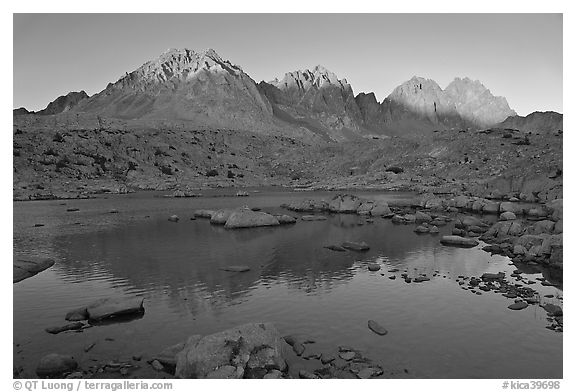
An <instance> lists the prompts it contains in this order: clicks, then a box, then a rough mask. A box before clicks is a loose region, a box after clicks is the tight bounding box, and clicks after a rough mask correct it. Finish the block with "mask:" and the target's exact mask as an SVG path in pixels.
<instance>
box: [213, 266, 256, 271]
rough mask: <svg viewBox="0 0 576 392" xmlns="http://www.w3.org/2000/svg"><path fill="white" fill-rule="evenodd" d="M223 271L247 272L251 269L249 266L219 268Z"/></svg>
mask: <svg viewBox="0 0 576 392" xmlns="http://www.w3.org/2000/svg"><path fill="white" fill-rule="evenodd" d="M219 269H220V270H222V271H229V272H247V271H250V267H248V266H247V265H228V266H225V267H220V268H219Z"/></svg>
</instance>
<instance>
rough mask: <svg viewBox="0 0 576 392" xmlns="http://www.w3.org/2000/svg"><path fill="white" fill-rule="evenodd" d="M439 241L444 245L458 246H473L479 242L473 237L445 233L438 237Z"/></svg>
mask: <svg viewBox="0 0 576 392" xmlns="http://www.w3.org/2000/svg"><path fill="white" fill-rule="evenodd" d="M440 243H441V244H442V245H446V246H458V247H462V248H473V247H475V246H477V245H478V244H479V242H478V241H476V240H475V239H473V238H465V237H460V236H457V235H445V236H443V237H442V239H440Z"/></svg>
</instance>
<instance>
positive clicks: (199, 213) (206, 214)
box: [194, 210, 216, 219]
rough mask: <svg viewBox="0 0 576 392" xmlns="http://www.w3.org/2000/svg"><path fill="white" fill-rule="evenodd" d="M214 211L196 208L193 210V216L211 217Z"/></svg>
mask: <svg viewBox="0 0 576 392" xmlns="http://www.w3.org/2000/svg"><path fill="white" fill-rule="evenodd" d="M215 212H216V211H213V210H196V211H194V217H196V218H207V219H211V218H212V215H213V214H214V213H215Z"/></svg>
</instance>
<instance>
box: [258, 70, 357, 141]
mask: <svg viewBox="0 0 576 392" xmlns="http://www.w3.org/2000/svg"><path fill="white" fill-rule="evenodd" d="M259 86H260V89H261V90H262V91H263V93H264V94H265V95H266V97H267V98H268V100H269V101H270V102H271V103H272V105H273V106H274V114H275V115H276V116H277V117H279V118H282V119H283V120H284V121H287V122H289V123H296V124H297V123H301V124H304V126H306V125H308V126H309V127H311V128H312V129H315V130H317V132H319V133H320V134H322V135H323V136H327V137H328V138H329V139H332V140H337V141H342V140H347V139H354V138H355V137H362V136H365V133H366V132H365V130H364V129H363V128H362V126H361V123H360V116H361V115H360V109H359V108H358V105H357V104H356V101H355V98H354V93H353V91H352V87H351V86H350V84H349V83H348V82H347V81H346V79H338V77H337V76H336V74H334V73H333V72H331V71H329V70H328V69H326V68H325V67H323V66H320V65H318V66H316V67H314V68H313V69H312V70H308V69H306V70H303V71H294V72H289V73H287V74H286V75H284V77H283V78H282V79H281V80H278V79H275V80H273V81H271V82H269V83H266V82H261V83H260V85H259Z"/></svg>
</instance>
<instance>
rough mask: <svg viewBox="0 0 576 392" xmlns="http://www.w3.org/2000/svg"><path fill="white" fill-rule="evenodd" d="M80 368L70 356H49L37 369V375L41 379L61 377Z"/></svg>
mask: <svg viewBox="0 0 576 392" xmlns="http://www.w3.org/2000/svg"><path fill="white" fill-rule="evenodd" d="M77 367H78V362H76V360H75V359H74V357H72V356H70V355H61V354H48V355H46V356H44V357H42V359H40V363H38V366H37V367H36V374H37V375H38V377H40V378H44V377H61V376H62V375H64V374H66V373H70V372H72V371H74V370H76V368H77Z"/></svg>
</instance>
